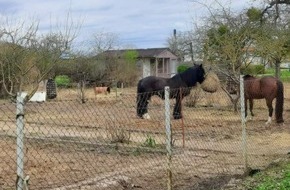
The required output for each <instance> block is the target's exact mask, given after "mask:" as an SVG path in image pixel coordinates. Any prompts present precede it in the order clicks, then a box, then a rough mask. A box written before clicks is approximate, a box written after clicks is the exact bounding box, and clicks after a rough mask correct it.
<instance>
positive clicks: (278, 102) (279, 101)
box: [275, 80, 284, 123]
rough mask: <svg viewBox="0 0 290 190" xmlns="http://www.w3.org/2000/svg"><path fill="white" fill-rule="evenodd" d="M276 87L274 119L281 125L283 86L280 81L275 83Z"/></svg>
mask: <svg viewBox="0 0 290 190" xmlns="http://www.w3.org/2000/svg"><path fill="white" fill-rule="evenodd" d="M277 87H278V89H277V97H276V107H275V117H276V122H277V123H283V122H284V120H283V106H284V85H283V83H282V82H281V81H280V80H278V81H277Z"/></svg>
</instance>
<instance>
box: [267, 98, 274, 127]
mask: <svg viewBox="0 0 290 190" xmlns="http://www.w3.org/2000/svg"><path fill="white" fill-rule="evenodd" d="M272 101H273V100H266V103H267V107H268V110H269V117H268V121H267V122H266V125H268V124H270V123H271V121H272V115H273V106H272Z"/></svg>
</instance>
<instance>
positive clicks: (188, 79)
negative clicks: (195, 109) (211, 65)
mask: <svg viewBox="0 0 290 190" xmlns="http://www.w3.org/2000/svg"><path fill="white" fill-rule="evenodd" d="M198 67H201V65H194V66H192V67H189V68H188V69H186V70H185V71H183V72H181V73H178V74H176V75H175V76H174V77H172V78H177V77H180V78H181V80H182V81H183V82H185V83H186V85H187V86H194V85H195V84H196V82H197V81H196V77H197V76H196V74H197V73H198V72H199V69H198ZM193 76H195V77H193Z"/></svg>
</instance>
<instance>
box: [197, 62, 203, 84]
mask: <svg viewBox="0 0 290 190" xmlns="http://www.w3.org/2000/svg"><path fill="white" fill-rule="evenodd" d="M196 67H197V74H196V75H197V81H198V82H199V83H200V84H201V83H202V82H203V81H204V80H205V71H204V68H203V66H202V64H200V65H196Z"/></svg>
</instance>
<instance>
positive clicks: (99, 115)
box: [0, 85, 290, 189]
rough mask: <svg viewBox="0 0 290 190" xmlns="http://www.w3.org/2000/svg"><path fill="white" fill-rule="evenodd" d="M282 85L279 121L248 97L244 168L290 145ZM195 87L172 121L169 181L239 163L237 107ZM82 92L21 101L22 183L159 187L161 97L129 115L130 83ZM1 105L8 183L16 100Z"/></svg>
mask: <svg viewBox="0 0 290 190" xmlns="http://www.w3.org/2000/svg"><path fill="white" fill-rule="evenodd" d="M289 91H290V85H285V96H286V97H285V107H284V119H285V124H284V125H283V126H278V125H276V124H275V123H272V124H271V125H270V126H267V127H266V126H265V124H264V123H265V120H266V119H267V109H266V107H265V105H264V101H263V100H258V101H255V105H254V111H255V113H256V117H254V119H253V120H252V121H249V122H248V124H247V135H248V136H247V140H248V141H247V142H248V146H247V147H248V164H249V166H250V167H251V168H264V167H266V166H267V165H268V164H269V163H271V162H272V161H273V160H275V159H278V158H280V157H282V156H285V155H286V154H287V153H288V152H289V150H290V133H289V132H290V131H289V127H288V126H289V124H290V122H289V105H290V93H289ZM62 93H63V94H62ZM90 93H91V94H90ZM201 93H203V94H201V95H200V97H199V98H200V99H199V100H197V102H198V103H197V105H196V107H188V106H186V101H185V102H184V103H183V105H182V106H183V115H184V118H183V119H182V120H172V121H171V124H172V132H173V156H172V171H173V185H174V188H176V189H190V188H191V189H192V188H193V189H198V188H200V189H202V187H204V189H210V188H211V187H217V185H221V184H226V183H227V182H228V181H229V179H231V178H232V177H233V176H237V175H242V174H243V171H244V159H243V155H242V149H243V147H242V141H241V137H242V130H241V120H240V113H234V112H233V110H232V107H231V106H230V104H229V100H227V98H226V96H225V95H224V94H223V92H222V91H219V92H217V93H214V94H209V93H204V92H201ZM64 94H65V95H64ZM68 94H69V95H68ZM86 94H87V96H88V101H87V102H86V103H85V104H83V103H81V102H80V101H77V92H76V91H74V90H66V91H63V92H60V93H58V97H57V98H56V99H55V100H51V101H48V102H44V103H28V104H27V106H26V109H25V155H26V157H25V176H29V177H30V180H29V184H30V185H29V189H80V188H86V189H122V188H124V187H125V186H131V187H132V188H133V187H136V188H142V189H166V188H167V186H166V183H167V173H166V172H167V167H166V166H167V158H166V149H165V136H166V135H165V128H164V102H163V100H161V99H159V98H154V97H153V98H152V100H151V103H150V108H149V110H150V111H149V114H150V115H151V120H144V119H140V118H138V117H137V116H136V107H135V106H136V105H135V104H136V92H135V89H123V92H122V95H119V94H118V93H117V92H116V93H111V94H110V95H108V96H105V95H103V96H101V97H100V98H98V99H94V98H93V96H94V94H93V92H91V91H90V92H87V93H86ZM288 96H289V97H288ZM64 97H69V99H66V98H64ZM90 97H92V98H90ZM190 98H192V97H189V99H190ZM173 104H174V101H172V102H171V108H172V107H173ZM0 110H1V113H2V114H1V115H0V123H1V124H0V126H1V130H0V132H1V133H0V149H1V150H2V151H1V153H0V158H1V162H0V168H1V169H0V174H1V175H0V179H1V183H0V189H11V188H12V187H14V185H15V179H16V162H15V160H16V144H15V130H16V129H15V104H12V103H7V102H3V103H1V104H0ZM171 111H172V110H171ZM2 174H5V175H2Z"/></svg>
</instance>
